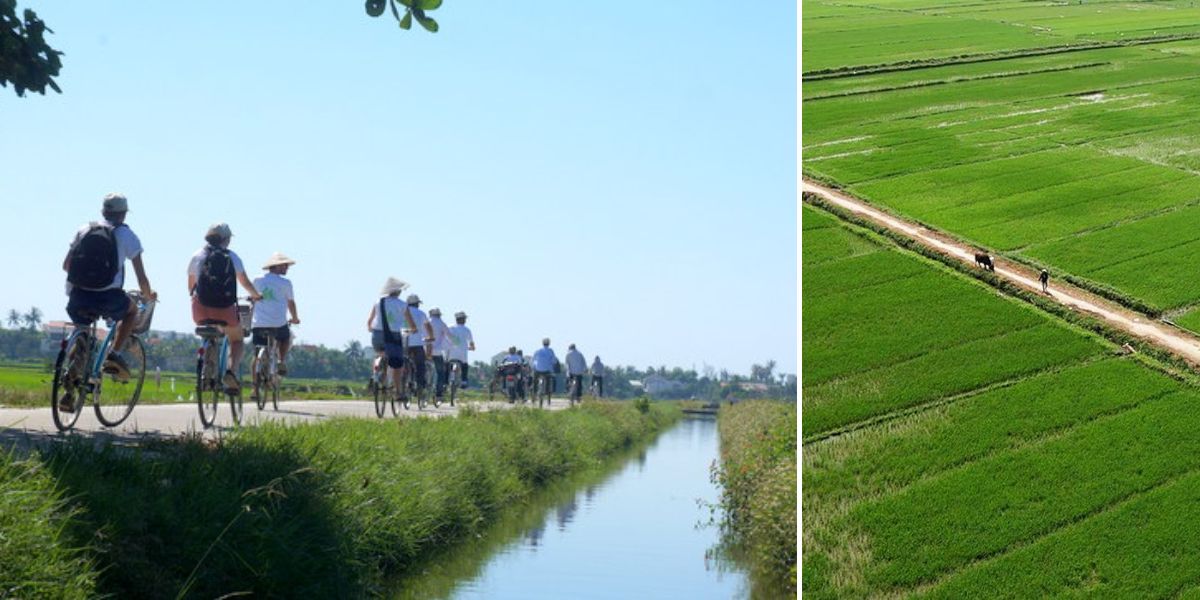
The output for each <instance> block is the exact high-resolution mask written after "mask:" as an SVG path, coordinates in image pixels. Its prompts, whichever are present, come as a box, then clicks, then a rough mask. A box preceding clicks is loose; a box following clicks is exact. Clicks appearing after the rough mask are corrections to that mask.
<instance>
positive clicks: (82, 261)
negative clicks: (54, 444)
mask: <svg viewBox="0 0 1200 600" xmlns="http://www.w3.org/2000/svg"><path fill="white" fill-rule="evenodd" d="M128 211H129V201H128V200H126V199H125V196H122V195H121V194H108V195H107V196H105V197H104V203H103V205H102V206H101V209H100V215H101V216H102V217H104V220H103V221H93V222H91V223H89V224H87V225H84V226H83V227H82V228H80V229H79V231H78V232H77V233H76V234H75V238H74V239H73V240H72V241H71V247H70V249H69V250H67V256H66V258H64V259H63V270H64V271H66V272H67V315H68V316H70V317H71V322H72V323H74V324H75V326H76V327H86V326H88V325H91V323H92V321H94V320H95V319H96V317H97V316H98V317H103V318H108V319H114V320H118V321H120V325H118V326H117V332H116V334H115V335H114V336H113V344H112V350H111V351H110V352H109V355H108V357H107V359H106V360H105V363H104V372H105V373H113V374H116V376H117V377H118V378H120V379H123V380H128V379H129V364H128V361H127V360H126V359H125V357H124V355H123V354H121V352H122V350H123V349H124V345H125V341H126V340H128V339H129V335H130V334H131V333H132V331H133V326H134V324H135V322H136V319H134V318H133V317H134V316H135V315H136V314H137V303H136V302H134V301H133V300H132V299H130V297H129V295H128V294H126V293H125V290H124V287H125V261H127V260H128V261H129V262H130V263H131V264H132V265H133V272H134V274H135V275H137V281H138V289H139V290H140V291H141V293H142V297H143V298H144V299H145V301H146V302H151V301H153V300H155V299H156V298H157V297H158V295H157V294H156V293H155V292H154V290H153V289H151V288H150V280H149V279H147V277H146V268H145V266H144V265H143V264H142V242H141V240H139V239H138V236H137V235H136V234H134V233H133V230H132V229H130V228H129V225H126V224H125V214H126V213H127V212H128ZM114 258H115V259H116V260H115V261H114V260H113V259H114ZM63 408H71V409H72V410H73V407H71V406H70V405H69V404H67V405H64V406H63Z"/></svg>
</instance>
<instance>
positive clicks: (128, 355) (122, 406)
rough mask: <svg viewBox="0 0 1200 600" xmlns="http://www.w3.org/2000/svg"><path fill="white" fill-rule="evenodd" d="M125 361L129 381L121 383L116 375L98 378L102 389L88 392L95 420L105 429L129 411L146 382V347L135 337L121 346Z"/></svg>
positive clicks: (125, 416) (124, 416)
mask: <svg viewBox="0 0 1200 600" xmlns="http://www.w3.org/2000/svg"><path fill="white" fill-rule="evenodd" d="M124 354H125V361H126V363H128V365H129V379H128V380H125V381H122V380H120V379H117V376H116V375H105V376H103V377H102V378H101V381H102V384H103V385H102V386H101V385H98V386H96V387H95V389H94V390H93V391H92V406H93V408H95V409H96V418H97V419H99V420H100V422H101V423H103V424H104V426H105V427H116V426H117V425H120V424H121V423H122V422H123V421H124V420H125V419H127V418H129V414H130V413H132V412H133V407H134V406H135V405H137V401H138V398H139V397H141V395H142V384H143V383H145V381H146V345H145V344H143V343H142V339H141V338H139V337H138V336H136V335H133V336H130V337H129V341H128V342H126V344H125V353H124Z"/></svg>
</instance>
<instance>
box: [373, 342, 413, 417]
mask: <svg viewBox="0 0 1200 600" xmlns="http://www.w3.org/2000/svg"><path fill="white" fill-rule="evenodd" d="M388 369H389V367H388V366H387V358H386V357H382V356H381V357H379V358H376V359H375V364H374V365H373V366H372V367H371V393H372V395H373V396H374V398H375V416H377V417H379V418H380V419H382V418H383V415H384V414H385V413H387V409H388V406H389V405H390V406H391V407H392V416H393V417H395V416H398V415H399V414H400V409H399V408H398V406H399V405H400V404H401V402H403V404H404V408H406V409H407V408H408V399H407V398H405V399H404V400H400V399H399V398H397V397H396V394H395V393H394V390H393V389H392V381H391V378H390V377H388Z"/></svg>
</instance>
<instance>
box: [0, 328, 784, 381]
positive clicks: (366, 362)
mask: <svg viewBox="0 0 1200 600" xmlns="http://www.w3.org/2000/svg"><path fill="white" fill-rule="evenodd" d="M42 318H43V313H42V311H41V310H39V309H38V308H37V307H31V308H30V309H29V310H28V311H25V312H21V311H19V310H17V309H10V310H9V311H8V316H7V319H5V322H6V323H7V325H8V328H6V329H0V360H5V361H9V362H43V363H46V364H49V363H51V362H52V361H53V360H54V357H55V356H56V355H57V353H58V350H59V346H58V345H57V344H52V343H49V342H50V340H49V339H48V338H47V336H46V334H45V333H43V332H42V331H40V327H41V325H42ZM143 340H144V341H145V342H146V367H147V368H148V369H150V370H153V369H154V368H155V367H158V368H160V369H162V370H163V371H176V372H183V373H190V372H192V370H193V369H195V368H196V349H197V348H198V347H199V345H200V344H199V338H197V337H195V336H193V335H191V334H176V333H169V332H167V333H164V332H157V331H151V332H150V333H149V334H147V335H145V336H143ZM246 354H247V357H246V359H245V363H244V364H243V367H242V368H243V372H245V371H247V370H248V369H249V362H250V358H249V353H248V352H247V353H246ZM374 354H375V353H374V352H373V351H372V350H371V349H370V348H369V347H365V346H363V344H362V343H361V342H359V341H358V340H352V341H349V342H346V344H345V346H343V347H342V348H341V349H337V348H329V347H326V346H323V345H312V344H297V345H295V346H293V347H292V351H291V353H290V354H289V356H288V374H289V376H291V377H299V378H305V379H338V380H348V381H359V380H361V381H363V382H364V383H365V382H366V380H367V378H368V377H369V376H370V373H371V359H372V358H374ZM492 372H493V367H492V366H491V365H490V364H488V363H486V362H483V361H474V362H473V363H472V365H471V369H470V373H469V374H470V378H471V384H472V385H475V386H479V387H483V386H486V385H487V383H488V381H489V380H490V379H491V376H492ZM655 376H657V377H661V378H662V379H664V380H666V381H668V382H673V383H671V384H670V386H668V387H667V389H663V390H658V391H656V392H655V393H654V394H653V396H654V397H655V398H661V399H693V398H694V399H697V400H710V401H723V400H733V399H744V398H758V397H773V398H778V397H785V398H787V397H792V398H794V397H795V396H796V376H795V375H790V374H786V373H777V372H776V363H775V361H773V360H768V361H766V362H765V363H763V364H761V365H760V364H754V365H753V366H751V368H750V375H749V376H744V375H738V374H732V373H730V372H729V371H727V370H725V369H721V370H720V371H718V370H716V369H714V368H713V367H710V366H707V365H706V366H704V368H703V369H702V370H701V372H697V371H696V370H695V369H681V368H679V367H674V368H669V369H668V368H667V367H666V366H659V367H646V368H645V369H638V368H636V367H632V366H610V367H607V372H606V373H605V378H604V392H605V395H606V396H609V397H613V398H633V397H635V396H639V395H641V394H642V393H643V392H644V391H645V389H646V388H645V386H646V383H647V380H649V379H651V378H652V377H655ZM563 379H564V377H563V376H562V375H560V376H559V382H558V389H559V390H565V389H566V383H565V381H563ZM635 382H637V383H638V384H640V386H639V385H636V384H635ZM747 384H753V385H747Z"/></svg>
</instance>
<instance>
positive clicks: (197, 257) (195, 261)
mask: <svg viewBox="0 0 1200 600" xmlns="http://www.w3.org/2000/svg"><path fill="white" fill-rule="evenodd" d="M205 258H208V246H207V245H206V246H204V247H203V248H201V249H200V250H199V251H198V252H196V253H195V254H193V255H192V262H190V263H188V275H191V276H192V277H195V278H197V279H199V278H200V267H203V266H204V259H205ZM229 258H230V259H232V260H233V270H234V271H235V272H236V273H237V274H238V275H241V274H243V273H245V272H246V268H245V267H243V266H242V259H241V258H239V257H238V255H237V254H234V252H233V250H229Z"/></svg>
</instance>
